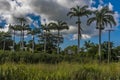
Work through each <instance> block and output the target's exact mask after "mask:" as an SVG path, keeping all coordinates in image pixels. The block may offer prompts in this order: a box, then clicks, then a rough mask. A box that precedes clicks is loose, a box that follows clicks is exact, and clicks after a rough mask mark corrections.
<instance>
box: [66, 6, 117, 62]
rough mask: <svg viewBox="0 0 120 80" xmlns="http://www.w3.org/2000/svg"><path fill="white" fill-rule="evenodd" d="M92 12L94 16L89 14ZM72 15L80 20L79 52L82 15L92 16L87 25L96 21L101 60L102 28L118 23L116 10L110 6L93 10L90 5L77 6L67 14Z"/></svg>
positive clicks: (78, 21) (79, 34)
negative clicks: (115, 17)
mask: <svg viewBox="0 0 120 80" xmlns="http://www.w3.org/2000/svg"><path fill="white" fill-rule="evenodd" d="M91 14H92V17H90V16H89V15H91ZM67 15H68V16H70V18H71V17H77V18H78V20H77V22H76V24H78V53H79V46H80V39H81V30H82V28H81V21H80V19H81V17H83V16H87V17H90V18H89V19H88V20H87V25H90V24H92V23H93V22H95V23H96V29H98V30H99V51H98V52H99V60H100V61H101V33H102V30H104V28H105V27H108V25H110V26H111V27H112V26H113V25H116V21H115V19H114V16H113V15H114V12H113V11H112V10H110V9H109V7H108V6H104V7H103V8H101V9H100V10H95V11H91V10H89V9H88V6H83V7H80V6H76V7H73V8H71V9H70V12H69V13H68V14H67Z"/></svg>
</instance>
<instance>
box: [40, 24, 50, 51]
mask: <svg viewBox="0 0 120 80" xmlns="http://www.w3.org/2000/svg"><path fill="white" fill-rule="evenodd" d="M41 27H42V30H43V31H44V32H43V35H44V52H46V46H47V45H46V44H47V42H46V39H47V33H49V32H50V29H49V28H48V24H46V23H45V24H44V25H41Z"/></svg>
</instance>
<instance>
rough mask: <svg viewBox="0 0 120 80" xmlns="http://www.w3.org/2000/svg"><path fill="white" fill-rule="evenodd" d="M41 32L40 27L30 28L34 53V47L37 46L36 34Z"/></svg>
mask: <svg viewBox="0 0 120 80" xmlns="http://www.w3.org/2000/svg"><path fill="white" fill-rule="evenodd" d="M39 33H40V29H39V28H34V29H30V30H29V32H28V34H30V35H32V52H33V53H34V48H35V45H34V44H35V35H37V34H39Z"/></svg>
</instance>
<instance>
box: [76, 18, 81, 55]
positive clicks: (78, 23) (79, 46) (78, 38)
mask: <svg viewBox="0 0 120 80" xmlns="http://www.w3.org/2000/svg"><path fill="white" fill-rule="evenodd" d="M79 50H80V17H78V49H77V53H78V54H79Z"/></svg>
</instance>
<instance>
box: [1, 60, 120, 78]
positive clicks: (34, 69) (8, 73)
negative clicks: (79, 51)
mask: <svg viewBox="0 0 120 80" xmlns="http://www.w3.org/2000/svg"><path fill="white" fill-rule="evenodd" d="M0 80H120V63H111V64H105V63H102V64H97V63H94V64H92V63H88V64H78V63H67V62H62V63H59V64H23V63H22V64H14V63H5V64H2V65H0Z"/></svg>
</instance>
